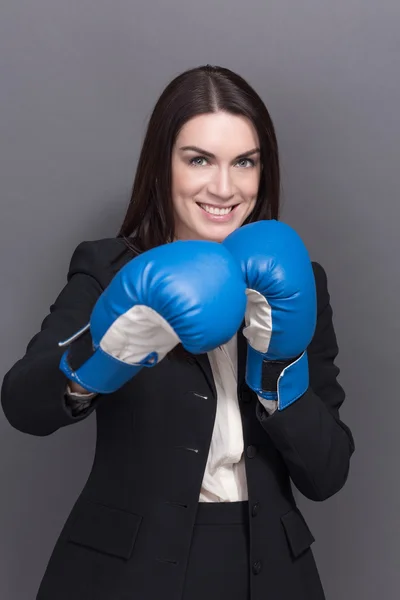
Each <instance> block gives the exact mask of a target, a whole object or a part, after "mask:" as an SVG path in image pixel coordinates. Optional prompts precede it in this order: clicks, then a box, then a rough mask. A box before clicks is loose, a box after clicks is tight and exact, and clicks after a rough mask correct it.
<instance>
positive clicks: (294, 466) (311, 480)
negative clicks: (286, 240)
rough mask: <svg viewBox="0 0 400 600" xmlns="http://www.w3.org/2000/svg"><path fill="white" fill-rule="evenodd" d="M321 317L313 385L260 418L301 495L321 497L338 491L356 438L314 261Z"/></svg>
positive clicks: (312, 360)
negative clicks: (343, 410)
mask: <svg viewBox="0 0 400 600" xmlns="http://www.w3.org/2000/svg"><path fill="white" fill-rule="evenodd" d="M313 268H314V275H315V279H316V287H317V302H318V317H317V325H316V330H315V333H314V336H313V339H312V341H311V343H310V345H309V347H308V349H307V354H308V363H309V375H310V385H309V388H308V390H307V391H306V392H305V394H303V396H302V397H301V398H299V399H298V400H297V401H296V402H294V403H293V404H291V405H290V406H288V407H287V408H285V410H283V411H275V412H274V413H273V414H271V415H268V412H266V410H265V409H264V407H263V406H262V404H261V402H258V403H257V410H256V414H257V417H258V419H259V421H260V423H261V425H262V427H263V428H264V429H265V431H266V432H267V433H268V434H269V436H270V437H271V439H272V441H273V442H274V444H275V446H276V448H277V449H278V450H279V451H280V453H281V455H282V457H283V460H284V461H285V464H286V466H287V468H288V470H289V473H290V476H291V478H292V480H293V482H294V484H295V485H296V487H297V488H298V489H299V490H300V492H301V493H302V494H304V495H305V496H306V497H308V498H310V499H311V500H316V501H321V500H325V499H326V498H329V497H330V496H332V495H333V494H335V493H336V492H338V491H339V490H340V489H341V488H342V487H343V485H344V483H345V482H346V479H347V475H348V471H349V463H350V457H351V455H352V453H353V452H354V441H353V437H352V434H351V432H350V430H349V428H348V427H347V426H346V425H345V424H344V423H343V422H342V421H341V420H340V417H339V408H340V406H341V405H342V403H343V401H344V398H345V393H344V391H343V389H342V387H341V386H340V384H339V383H338V381H337V376H338V374H339V368H338V367H337V366H336V365H335V363H334V360H335V358H336V356H337V354H338V346H337V341H336V335H335V331H334V327H333V321H332V308H331V305H330V296H329V292H328V286H327V277H326V273H325V271H324V269H323V268H322V267H321V265H319V264H318V263H313Z"/></svg>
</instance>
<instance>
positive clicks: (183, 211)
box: [171, 111, 261, 242]
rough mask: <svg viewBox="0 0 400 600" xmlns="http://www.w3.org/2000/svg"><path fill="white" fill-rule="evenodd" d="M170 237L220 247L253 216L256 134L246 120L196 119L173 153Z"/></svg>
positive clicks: (229, 116)
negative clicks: (218, 245) (172, 227)
mask: <svg viewBox="0 0 400 600" xmlns="http://www.w3.org/2000/svg"><path fill="white" fill-rule="evenodd" d="M171 168H172V203H173V210H174V221H175V238H176V239H181V240H185V239H186V240H187V239H197V240H211V241H216V242H221V241H222V240H224V239H225V238H226V237H227V236H228V235H229V234H230V233H231V232H232V231H233V230H234V229H237V228H238V227H240V226H241V225H242V223H243V222H244V221H245V220H246V218H247V217H248V216H249V214H250V213H251V212H252V210H253V208H254V206H255V203H256V200H257V193H258V187H259V182H260V171H261V166H260V151H259V140H258V136H257V132H256V130H255V128H254V126H253V124H252V123H251V122H250V121H249V120H248V119H246V117H243V116H239V115H232V114H228V113H225V112H222V111H221V112H217V113H209V114H205V115H198V116H196V117H194V118H193V119H191V120H190V121H188V122H187V123H186V124H185V125H184V127H183V128H182V129H181V131H180V133H179V135H178V137H177V139H176V142H175V144H174V147H173V150H172V164H171Z"/></svg>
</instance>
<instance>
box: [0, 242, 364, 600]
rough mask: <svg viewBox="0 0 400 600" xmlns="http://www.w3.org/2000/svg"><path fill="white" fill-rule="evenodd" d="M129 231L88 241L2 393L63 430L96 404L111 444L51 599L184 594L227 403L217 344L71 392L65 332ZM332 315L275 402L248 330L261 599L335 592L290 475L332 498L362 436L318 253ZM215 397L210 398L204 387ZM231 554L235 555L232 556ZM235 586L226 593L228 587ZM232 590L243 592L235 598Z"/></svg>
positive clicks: (82, 504) (244, 398) (18, 420)
mask: <svg viewBox="0 0 400 600" xmlns="http://www.w3.org/2000/svg"><path fill="white" fill-rule="evenodd" d="M121 244H122V241H121V240H119V239H112V238H111V239H105V240H98V241H95V242H83V243H82V244H80V245H79V246H78V248H77V249H76V251H75V252H74V254H73V257H72V260H71V264H70V269H69V273H68V283H67V285H66V286H65V287H64V289H63V290H62V291H61V293H60V295H59V296H58V298H57V300H56V301H55V303H54V304H53V305H52V306H51V309H50V314H49V315H48V316H47V317H46V318H45V320H44V322H43V324H42V328H41V331H40V332H39V333H37V334H36V335H35V336H34V338H33V339H32V340H31V341H30V342H29V345H28V347H27V352H26V354H25V356H24V357H23V358H22V359H21V360H19V361H18V362H17V363H16V364H15V365H14V366H13V367H12V368H11V369H10V371H9V372H8V373H7V374H6V376H5V378H4V382H3V386H2V404H3V409H4V412H5V414H6V417H7V418H8V420H9V421H10V423H11V424H12V425H13V426H14V427H16V428H17V429H19V430H21V431H24V432H27V433H30V434H33V435H39V436H44V435H49V434H50V433H52V432H53V431H55V430H57V429H58V428H59V427H63V426H65V425H69V424H72V423H74V422H75V421H79V420H81V419H82V418H86V416H87V415H88V414H90V413H91V412H92V411H93V410H96V418H97V446H96V455H95V460H94V464H93V468H92V470H91V473H90V476H89V479H88V481H87V483H86V485H85V487H84V489H83V491H82V493H81V495H80V496H79V498H78V500H77V502H76V503H75V505H74V507H73V509H72V511H71V514H70V516H69V518H68V520H67V522H66V524H65V527H64V529H63V531H62V533H61V535H60V537H59V539H58V541H57V544H56V547H55V549H54V552H53V554H52V556H51V559H50V561H49V565H48V567H47V570H46V573H45V576H44V578H43V581H42V584H41V587H40V590H39V592H38V595H37V599H38V600H67V599H68V600H72V599H73V600H92V599H93V600H94V599H95V600H128V599H129V600H136V599H137V600H157V599H158V598H161V597H162V598H163V600H180V599H181V597H182V589H183V584H184V578H185V568H186V564H187V557H188V553H189V548H190V543H191V536H192V531H193V524H194V522H195V518H196V508H197V504H198V498H199V493H200V487H201V483H202V479H203V473H204V469H205V465H206V461H207V455H208V449H209V445H210V440H211V436H212V431H213V424H214V417H215V411H216V389H215V385H214V381H213V376H212V372H211V368H210V364H209V362H208V358H207V355H201V356H196V357H192V359H191V360H189V361H186V362H184V361H181V360H178V359H170V358H168V357H167V358H165V359H164V360H163V361H161V363H160V364H159V365H157V366H156V367H154V368H151V369H146V368H145V369H143V370H142V371H141V372H140V373H139V374H138V375H137V376H136V377H135V378H133V379H132V380H131V381H130V382H128V383H127V384H126V385H125V386H124V387H123V388H122V389H120V390H119V391H117V392H115V393H114V394H111V395H100V396H98V397H97V399H96V400H95V402H94V404H93V406H92V407H91V409H90V410H89V412H88V413H86V414H85V415H84V416H80V417H73V416H72V414H71V412H70V410H69V409H68V407H67V406H66V403H65V399H64V391H65V388H66V377H65V376H64V374H63V373H62V372H61V371H60V370H59V369H58V364H59V360H60V357H61V354H62V352H63V349H61V348H58V346H57V342H58V341H60V340H64V339H66V338H68V337H69V336H70V335H72V334H73V333H75V331H77V330H78V329H79V328H80V327H82V326H83V325H85V324H86V323H87V322H88V320H89V316H90V313H91V309H92V307H93V305H94V303H95V301H96V299H97V298H98V296H99V294H100V293H101V292H102V290H103V289H104V288H105V287H106V286H107V285H108V284H109V282H110V281H111V279H112V277H113V275H114V274H115V272H116V271H117V270H118V268H119V267H120V266H122V265H123V264H124V263H125V262H126V261H127V260H128V259H129V258H131V256H130V255H128V254H127V255H126V257H125V259H122V261H120V263H119V265H118V264H117V266H116V267H114V268H112V267H111V264H110V263H111V260H112V259H113V258H114V257H115V256H116V254H117V253H118V252H119V251H120V250H121ZM313 268H314V273H315V278H316V285H317V292H318V322H317V329H316V333H315V336H314V339H313V341H312V343H311V344H310V346H309V369H310V387H309V389H308V391H307V392H306V393H305V394H304V395H303V396H302V397H301V398H300V399H299V400H298V401H297V402H295V403H294V404H293V405H292V406H290V407H288V408H287V409H285V410H284V411H282V412H275V413H274V414H273V415H272V416H268V414H267V413H266V411H265V409H264V408H263V407H262V405H261V403H260V402H259V401H258V399H257V396H256V395H255V394H254V393H253V392H252V391H251V390H250V389H249V388H248V387H247V386H246V384H245V381H244V369H245V355H246V344H245V338H244V337H243V335H242V333H241V331H240V332H239V334H238V357H239V358H238V364H239V372H238V396H239V403H240V409H241V415H242V421H243V436H244V444H245V460H246V472H247V483H248V494H249V524H250V569H251V571H250V579H251V599H252V600H265V599H266V598H271V599H274V600H293V599H298V600H320V599H321V598H323V593H322V590H321V587H320V583H319V578H318V573H317V570H316V568H315V563H314V559H313V555H312V552H311V549H310V546H311V544H312V542H313V540H314V538H313V536H312V534H311V532H310V530H309V529H308V526H307V525H306V523H305V521H304V519H303V517H302V516H301V514H300V512H299V511H298V509H297V507H296V504H295V500H294V498H293V495H292V491H291V486H290V478H291V479H292V481H293V482H294V484H295V485H296V486H297V488H298V489H299V490H300V491H301V492H302V493H303V494H304V495H305V496H307V497H308V498H311V499H313V500H317V501H322V500H324V499H326V498H328V497H329V496H331V495H332V494H335V493H336V492H337V491H338V490H340V489H341V488H342V486H343V485H344V483H345V481H346V478H347V474H348V470H349V460H350V456H351V454H352V452H353V450H354V445H353V439H352V435H351V433H350V431H349V429H348V428H347V427H346V426H345V425H344V424H343V423H342V422H341V421H340V419H339V414H338V409H339V407H340V405H341V404H342V402H343V399H344V392H343V390H342V388H341V387H340V385H339V384H338V382H337V380H336V378H337V375H338V372H339V369H338V368H337V366H336V365H335V364H334V362H333V361H334V358H335V357H336V354H337V344H336V338H335V333H334V329H333V325H332V310H331V307H330V303H329V293H328V290H327V279H326V275H325V272H324V270H323V268H322V267H321V266H320V265H319V264H317V263H313ZM204 397H206V398H204ZM221 560H223V557H221ZM221 600H225V599H221ZM227 600H229V599H227Z"/></svg>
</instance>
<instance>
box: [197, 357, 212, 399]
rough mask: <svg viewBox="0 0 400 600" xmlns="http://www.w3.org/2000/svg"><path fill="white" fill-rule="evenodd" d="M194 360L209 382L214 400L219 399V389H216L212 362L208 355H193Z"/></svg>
mask: <svg viewBox="0 0 400 600" xmlns="http://www.w3.org/2000/svg"><path fill="white" fill-rule="evenodd" d="M192 357H193V359H194V360H195V362H196V364H197V365H198V366H199V367H200V369H201V370H202V372H203V375H204V377H205V378H206V380H207V383H208V385H209V387H210V389H211V391H212V394H213V396H214V398H216V397H217V388H216V387H215V381H214V376H213V373H212V369H211V365H210V361H209V359H208V356H207V353H206V352H205V353H203V354H192Z"/></svg>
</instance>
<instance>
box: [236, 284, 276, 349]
mask: <svg viewBox="0 0 400 600" xmlns="http://www.w3.org/2000/svg"><path fill="white" fill-rule="evenodd" d="M246 296H247V305H246V313H245V324H246V327H245V328H244V329H243V335H244V336H245V338H246V339H247V341H248V342H249V344H250V346H251V347H252V348H254V350H257V351H258V352H262V353H263V354H265V353H266V352H268V349H269V345H270V342H271V336H272V309H271V306H270V304H269V302H268V300H267V299H266V298H265V296H263V295H262V294H260V293H259V292H257V291H256V290H253V289H250V288H247V289H246Z"/></svg>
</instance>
